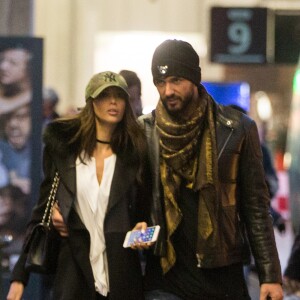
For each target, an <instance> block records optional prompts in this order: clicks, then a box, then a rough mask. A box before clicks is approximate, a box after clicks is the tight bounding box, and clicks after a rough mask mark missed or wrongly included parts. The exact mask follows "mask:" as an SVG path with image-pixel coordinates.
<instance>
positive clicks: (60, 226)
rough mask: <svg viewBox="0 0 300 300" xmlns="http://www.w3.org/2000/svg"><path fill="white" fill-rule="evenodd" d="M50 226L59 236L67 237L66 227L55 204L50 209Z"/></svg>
mask: <svg viewBox="0 0 300 300" xmlns="http://www.w3.org/2000/svg"><path fill="white" fill-rule="evenodd" d="M52 224H53V226H54V228H55V229H56V230H57V231H58V233H59V235H60V236H62V237H67V236H68V235H69V232H68V228H67V225H66V224H65V222H64V219H63V217H62V214H61V213H60V210H59V206H58V204H57V203H55V204H54V205H53V209H52Z"/></svg>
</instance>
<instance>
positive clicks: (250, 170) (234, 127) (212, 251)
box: [139, 91, 282, 283]
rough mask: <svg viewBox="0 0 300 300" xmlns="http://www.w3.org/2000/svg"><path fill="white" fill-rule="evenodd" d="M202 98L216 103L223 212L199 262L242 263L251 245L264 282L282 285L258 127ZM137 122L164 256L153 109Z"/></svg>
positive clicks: (216, 264)
mask: <svg viewBox="0 0 300 300" xmlns="http://www.w3.org/2000/svg"><path fill="white" fill-rule="evenodd" d="M202 93H203V91H202ZM204 96H205V97H208V98H209V101H213V103H214V104H213V105H214V116H215V122H216V137H217V147H218V169H219V186H218V195H219V196H218V200H217V201H219V207H220V209H219V214H218V215H219V217H218V220H217V224H218V226H219V228H218V232H219V234H218V238H217V243H216V245H214V246H210V245H207V246H205V247H204V248H205V250H204V253H202V255H201V257H203V258H202V259H201V260H198V266H200V267H202V268H216V267H221V266H226V265H230V264H232V263H237V262H244V261H245V259H247V258H248V259H249V255H250V252H249V247H248V245H250V248H251V251H252V253H253V256H254V259H255V262H256V266H257V269H258V275H259V280H260V283H267V282H268V283H281V280H282V276H281V268H280V262H279V258H278V253H277V249H276V244H275V239H274V231H273V226H272V219H271V216H270V214H269V203H270V199H269V194H268V190H267V186H266V183H265V179H264V178H265V177H264V169H263V165H262V152H261V147H260V141H259V137H258V131H257V127H256V124H255V122H254V121H253V120H252V119H250V118H249V117H248V116H246V115H244V114H242V113H240V112H238V111H236V110H234V109H232V108H230V107H225V106H222V105H219V104H217V103H215V101H214V100H213V99H212V98H211V97H210V96H209V95H208V94H207V93H206V92H205V91H204ZM139 122H140V123H141V125H142V126H143V127H144V129H145V133H146V136H147V140H148V146H149V156H150V157H149V159H150V164H151V172H152V184H153V190H152V192H153V202H152V222H153V223H154V224H160V226H161V234H160V237H159V240H158V242H157V244H156V248H155V254H157V255H161V256H163V255H164V253H165V246H166V245H165V239H166V234H165V232H166V226H165V219H164V207H163V201H162V189H161V181H160V172H159V143H158V136H157V131H156V127H155V111H153V112H152V113H150V114H148V115H144V116H141V117H140V118H139ZM248 241H249V243H248ZM198 250H199V249H198ZM196 255H197V254H196ZM198 256H199V255H198Z"/></svg>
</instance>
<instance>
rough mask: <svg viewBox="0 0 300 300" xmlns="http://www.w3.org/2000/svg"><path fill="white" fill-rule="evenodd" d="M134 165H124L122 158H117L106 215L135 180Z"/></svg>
mask: <svg viewBox="0 0 300 300" xmlns="http://www.w3.org/2000/svg"><path fill="white" fill-rule="evenodd" d="M136 169H137V167H136V165H135V164H134V165H132V164H129V163H126V162H125V160H124V158H123V159H122V158H120V157H117V161H116V166H115V171H114V175H113V179H112V183H111V190H110V195H109V201H108V207H107V214H108V213H109V211H110V210H111V209H112V208H113V207H114V206H115V205H117V203H118V202H119V201H120V200H121V199H122V196H123V195H124V194H125V193H126V191H127V190H128V188H129V187H130V185H131V184H132V182H133V181H134V180H135V178H136Z"/></svg>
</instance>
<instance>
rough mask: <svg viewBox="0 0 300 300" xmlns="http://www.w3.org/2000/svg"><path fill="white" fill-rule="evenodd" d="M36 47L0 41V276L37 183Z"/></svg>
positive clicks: (35, 42)
mask: <svg viewBox="0 0 300 300" xmlns="http://www.w3.org/2000/svg"><path fill="white" fill-rule="evenodd" d="M42 47H43V43H42V39H39V38H28V37H0V178H1V179H0V251H1V261H0V262H1V264H0V271H1V272H0V274H1V273H2V274H3V272H9V271H10V270H11V268H12V267H13V265H14V263H15V261H16V258H17V257H18V254H19V252H20V250H21V246H22V242H23V237H24V233H25V230H26V223H27V221H28V220H29V216H30V212H31V209H32V206H33V204H34V202H35V201H36V195H37V190H36V189H37V188H35V186H38V185H39V182H40V180H41V130H42V113H41V107H42ZM33 158H34V159H33ZM7 236H9V237H10V238H11V239H8V240H7ZM1 241H2V243H1Z"/></svg>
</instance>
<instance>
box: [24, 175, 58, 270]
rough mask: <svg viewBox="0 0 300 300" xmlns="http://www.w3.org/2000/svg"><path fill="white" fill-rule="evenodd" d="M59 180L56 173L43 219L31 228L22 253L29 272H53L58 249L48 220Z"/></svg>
mask: <svg viewBox="0 0 300 300" xmlns="http://www.w3.org/2000/svg"><path fill="white" fill-rule="evenodd" d="M59 179H60V178H59V175H58V172H56V174H55V177H54V179H53V183H52V187H51V191H50V194H49V197H48V201H47V205H46V208H45V211H44V215H43V219H42V221H41V222H40V223H38V224H36V225H35V226H33V228H32V230H31V232H30V234H29V237H28V238H27V242H26V243H25V246H24V252H25V254H26V255H27V258H26V262H25V269H26V270H27V271H29V272H36V273H45V274H51V273H53V272H54V271H55V267H56V258H57V254H58V253H57V252H58V249H57V240H56V239H55V238H54V237H55V234H54V233H53V234H52V232H51V228H50V220H51V215H52V209H53V205H54V203H55V201H56V200H55V196H56V192H57V188H58V184H59Z"/></svg>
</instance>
